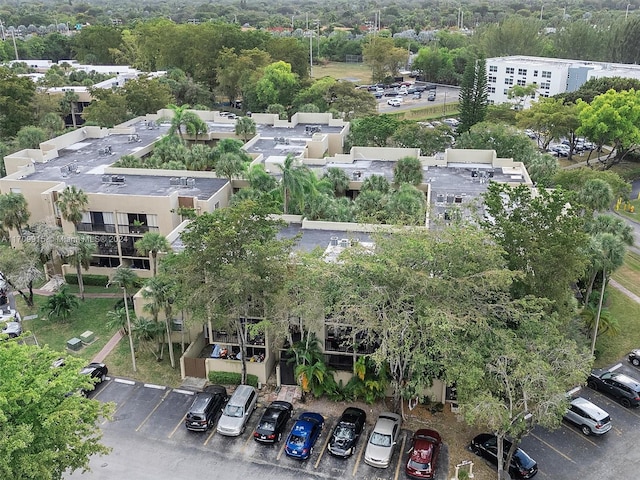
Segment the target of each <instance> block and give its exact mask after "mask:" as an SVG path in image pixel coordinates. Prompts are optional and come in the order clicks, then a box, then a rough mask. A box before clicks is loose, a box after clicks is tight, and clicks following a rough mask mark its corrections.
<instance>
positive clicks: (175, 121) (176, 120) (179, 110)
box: [167, 104, 189, 143]
mask: <svg viewBox="0 0 640 480" xmlns="http://www.w3.org/2000/svg"><path fill="white" fill-rule="evenodd" d="M167 107H168V108H169V109H171V110H173V118H172V119H171V127H170V128H169V135H173V134H175V133H176V132H177V133H178V136H179V137H180V141H181V142H182V143H184V138H183V137H182V126H183V125H186V122H185V118H184V116H185V113H187V109H188V108H189V105H188V104H184V105H181V106H178V105H174V104H170V105H167Z"/></svg>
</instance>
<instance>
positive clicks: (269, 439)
mask: <svg viewBox="0 0 640 480" xmlns="http://www.w3.org/2000/svg"><path fill="white" fill-rule="evenodd" d="M292 414H293V405H291V404H290V403H289V402H284V401H282V400H276V401H275V402H271V405H269V406H268V407H267V409H266V410H265V411H264V413H263V414H262V418H260V421H259V422H258V426H257V427H256V431H255V432H253V439H254V440H255V441H256V442H260V443H275V442H279V441H280V439H281V438H282V432H283V431H284V429H285V427H286V426H287V422H288V421H289V419H290V418H291V415H292Z"/></svg>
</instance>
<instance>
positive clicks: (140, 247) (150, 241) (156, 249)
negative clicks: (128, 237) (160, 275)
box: [135, 232, 171, 277]
mask: <svg viewBox="0 0 640 480" xmlns="http://www.w3.org/2000/svg"><path fill="white" fill-rule="evenodd" d="M135 247H136V250H137V251H138V253H139V254H140V255H149V254H151V272H152V274H153V276H154V277H155V276H156V273H157V271H158V253H160V252H169V251H170V250H171V245H170V244H169V241H168V240H167V239H166V237H165V236H164V235H161V234H159V233H157V232H147V233H145V234H144V235H143V236H142V238H141V239H140V240H137V241H136V243H135Z"/></svg>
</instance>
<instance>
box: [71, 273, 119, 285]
mask: <svg viewBox="0 0 640 480" xmlns="http://www.w3.org/2000/svg"><path fill="white" fill-rule="evenodd" d="M82 280H83V282H84V284H85V285H94V286H96V287H105V286H106V285H107V283H109V277H108V276H106V275H91V274H86V275H82ZM64 281H65V282H67V283H68V284H69V285H78V276H77V275H73V274H67V275H65V276H64Z"/></svg>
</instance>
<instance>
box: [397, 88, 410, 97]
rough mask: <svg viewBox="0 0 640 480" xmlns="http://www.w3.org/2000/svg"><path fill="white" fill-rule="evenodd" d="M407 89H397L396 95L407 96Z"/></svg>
mask: <svg viewBox="0 0 640 480" xmlns="http://www.w3.org/2000/svg"><path fill="white" fill-rule="evenodd" d="M408 94H409V89H408V88H407V87H400V88H399V89H398V95H408Z"/></svg>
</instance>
